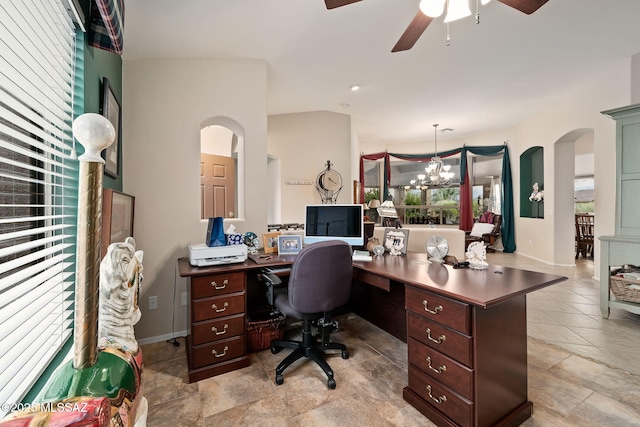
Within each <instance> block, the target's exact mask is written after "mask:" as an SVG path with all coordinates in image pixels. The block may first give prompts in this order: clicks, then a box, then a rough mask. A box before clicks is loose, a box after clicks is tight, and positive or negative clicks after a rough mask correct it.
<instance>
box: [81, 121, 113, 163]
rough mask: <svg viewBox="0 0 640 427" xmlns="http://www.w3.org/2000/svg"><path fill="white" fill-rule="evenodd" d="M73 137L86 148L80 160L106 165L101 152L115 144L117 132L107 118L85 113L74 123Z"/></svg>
mask: <svg viewBox="0 0 640 427" xmlns="http://www.w3.org/2000/svg"><path fill="white" fill-rule="evenodd" d="M72 129H73V136H74V137H75V138H76V139H77V140H78V142H79V143H80V144H82V146H83V147H84V154H82V155H81V156H80V157H79V158H78V160H80V161H85V162H99V163H102V164H104V163H105V161H104V159H103V158H102V157H101V156H100V152H101V151H102V150H104V149H105V148H107V147H108V146H110V145H111V144H113V141H114V140H115V139H116V130H115V128H114V127H113V125H112V124H111V122H110V121H109V119H107V118H106V117H104V116H102V115H100V114H96V113H85V114H82V115H80V116H78V118H77V119H75V120H74V121H73V126H72Z"/></svg>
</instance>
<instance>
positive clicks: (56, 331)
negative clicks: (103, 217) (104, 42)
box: [0, 0, 83, 418]
mask: <svg viewBox="0 0 640 427" xmlns="http://www.w3.org/2000/svg"><path fill="white" fill-rule="evenodd" d="M0 9H2V12H1V13H2V20H0V38H1V39H2V44H3V46H4V49H2V51H1V54H0V74H1V77H0V402H6V403H13V402H20V400H21V399H22V398H23V397H24V395H25V394H26V393H27V391H28V390H29V388H31V386H32V385H33V384H34V382H35V381H36V380H37V379H38V377H39V376H40V375H41V373H42V371H43V370H44V369H45V368H46V367H47V365H48V364H49V363H50V361H51V360H52V359H53V357H55V356H56V354H57V353H58V352H59V350H60V348H61V347H62V346H63V345H64V344H65V342H66V341H67V340H68V339H69V337H70V336H71V334H72V331H73V290H74V277H75V239H76V218H77V177H78V166H77V161H76V160H72V159H71V158H70V157H71V156H70V152H71V146H72V137H71V123H72V120H73V107H74V90H73V89H74V85H75V75H76V72H77V71H78V70H76V69H75V61H74V57H75V56H74V55H76V54H78V52H76V48H77V47H76V41H75V35H74V34H75V29H74V24H73V23H72V21H71V19H70V17H69V13H68V11H67V10H66V8H65V7H64V5H63V4H62V1H61V0H45V1H42V2H22V1H14V0H5V1H3V2H2V4H1V5H0ZM79 37H82V35H81V34H80V35H79ZM78 44H79V45H80V49H82V46H83V43H78ZM79 54H82V53H81V52H80V53H79ZM5 414H6V409H5V408H4V407H3V408H2V409H0V418H2V417H3V416H4V415H5Z"/></svg>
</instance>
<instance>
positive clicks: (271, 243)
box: [262, 232, 282, 254]
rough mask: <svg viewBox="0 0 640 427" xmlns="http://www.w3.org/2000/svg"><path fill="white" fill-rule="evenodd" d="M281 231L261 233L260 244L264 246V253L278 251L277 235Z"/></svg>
mask: <svg viewBox="0 0 640 427" xmlns="http://www.w3.org/2000/svg"><path fill="white" fill-rule="evenodd" d="M281 234H282V233H278V232H275V233H265V234H263V235H262V246H264V253H265V254H270V253H276V252H278V236H280V235H281Z"/></svg>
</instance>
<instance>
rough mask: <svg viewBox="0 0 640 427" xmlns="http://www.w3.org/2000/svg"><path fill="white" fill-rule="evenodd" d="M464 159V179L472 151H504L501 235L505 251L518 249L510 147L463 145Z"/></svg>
mask: <svg viewBox="0 0 640 427" xmlns="http://www.w3.org/2000/svg"><path fill="white" fill-rule="evenodd" d="M462 152H463V154H462V160H461V162H460V177H461V182H460V184H461V185H462V183H463V182H462V181H464V179H465V177H466V173H467V155H466V153H467V152H469V153H472V154H476V155H479V156H495V155H498V154H500V153H501V152H502V194H500V203H501V205H502V226H501V227H500V235H501V236H502V246H503V251H504V252H508V253H512V252H515V251H516V231H515V211H514V207H513V182H512V178H511V161H510V160H509V147H508V146H507V144H504V145H492V146H486V147H466V146H465V147H463V148H462Z"/></svg>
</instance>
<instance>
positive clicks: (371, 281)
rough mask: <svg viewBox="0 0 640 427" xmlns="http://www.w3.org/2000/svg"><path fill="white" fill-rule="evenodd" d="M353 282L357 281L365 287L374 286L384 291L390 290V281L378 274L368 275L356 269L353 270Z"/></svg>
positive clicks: (366, 272)
mask: <svg viewBox="0 0 640 427" xmlns="http://www.w3.org/2000/svg"><path fill="white" fill-rule="evenodd" d="M353 278H354V280H359V281H361V282H362V283H366V284H367V285H371V286H375V287H376V288H380V289H382V290H385V291H389V290H391V280H390V279H388V278H386V277H382V276H380V275H378V274H373V273H369V272H368V271H363V270H360V269H357V268H354V269H353Z"/></svg>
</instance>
